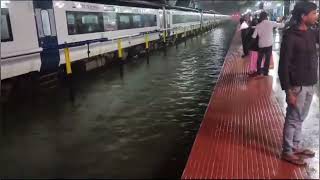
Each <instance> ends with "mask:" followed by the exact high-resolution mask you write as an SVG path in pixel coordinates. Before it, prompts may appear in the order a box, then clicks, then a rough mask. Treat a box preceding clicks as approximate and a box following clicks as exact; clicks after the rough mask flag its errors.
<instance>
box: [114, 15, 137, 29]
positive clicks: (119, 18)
mask: <svg viewBox="0 0 320 180" xmlns="http://www.w3.org/2000/svg"><path fill="white" fill-rule="evenodd" d="M121 16H128V17H129V26H127V27H128V28H123V27H122V24H120V20H121ZM132 21H133V20H132V14H130V13H117V25H118V30H126V29H134V27H133V23H132Z"/></svg>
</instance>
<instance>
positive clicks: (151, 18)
mask: <svg viewBox="0 0 320 180" xmlns="http://www.w3.org/2000/svg"><path fill="white" fill-rule="evenodd" d="M121 16H128V17H129V20H130V21H129V23H130V24H129V25H128V26H126V27H122V24H120V18H121ZM134 16H139V17H140V21H141V22H140V23H141V26H136V24H135V23H134V22H133V21H134V20H133V17H134ZM157 21H158V20H157V15H155V14H136V13H117V24H118V30H126V29H139V28H146V27H155V26H157Z"/></svg>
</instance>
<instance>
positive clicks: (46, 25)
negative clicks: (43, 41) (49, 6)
mask: <svg viewBox="0 0 320 180" xmlns="http://www.w3.org/2000/svg"><path fill="white" fill-rule="evenodd" d="M41 20H42V28H43V33H44V35H45V36H51V27H50V19H49V13H48V11H47V10H41Z"/></svg>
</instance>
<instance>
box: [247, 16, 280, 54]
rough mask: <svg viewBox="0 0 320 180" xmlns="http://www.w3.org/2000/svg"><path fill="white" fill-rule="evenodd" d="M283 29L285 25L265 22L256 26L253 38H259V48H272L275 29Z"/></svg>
mask: <svg viewBox="0 0 320 180" xmlns="http://www.w3.org/2000/svg"><path fill="white" fill-rule="evenodd" d="M283 27H284V23H277V22H274V21H269V20H263V21H262V22H261V23H259V24H258V25H257V26H256V28H255V30H254V33H253V35H252V38H256V37H257V35H258V36H259V42H258V45H259V48H264V47H270V46H272V44H273V28H283Z"/></svg>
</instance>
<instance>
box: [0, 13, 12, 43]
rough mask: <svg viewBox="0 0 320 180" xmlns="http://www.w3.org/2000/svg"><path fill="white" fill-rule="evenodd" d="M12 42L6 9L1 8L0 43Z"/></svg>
mask: <svg viewBox="0 0 320 180" xmlns="http://www.w3.org/2000/svg"><path fill="white" fill-rule="evenodd" d="M7 41H13V37H12V31H11V23H10V17H9V10H8V8H1V42H7Z"/></svg>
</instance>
